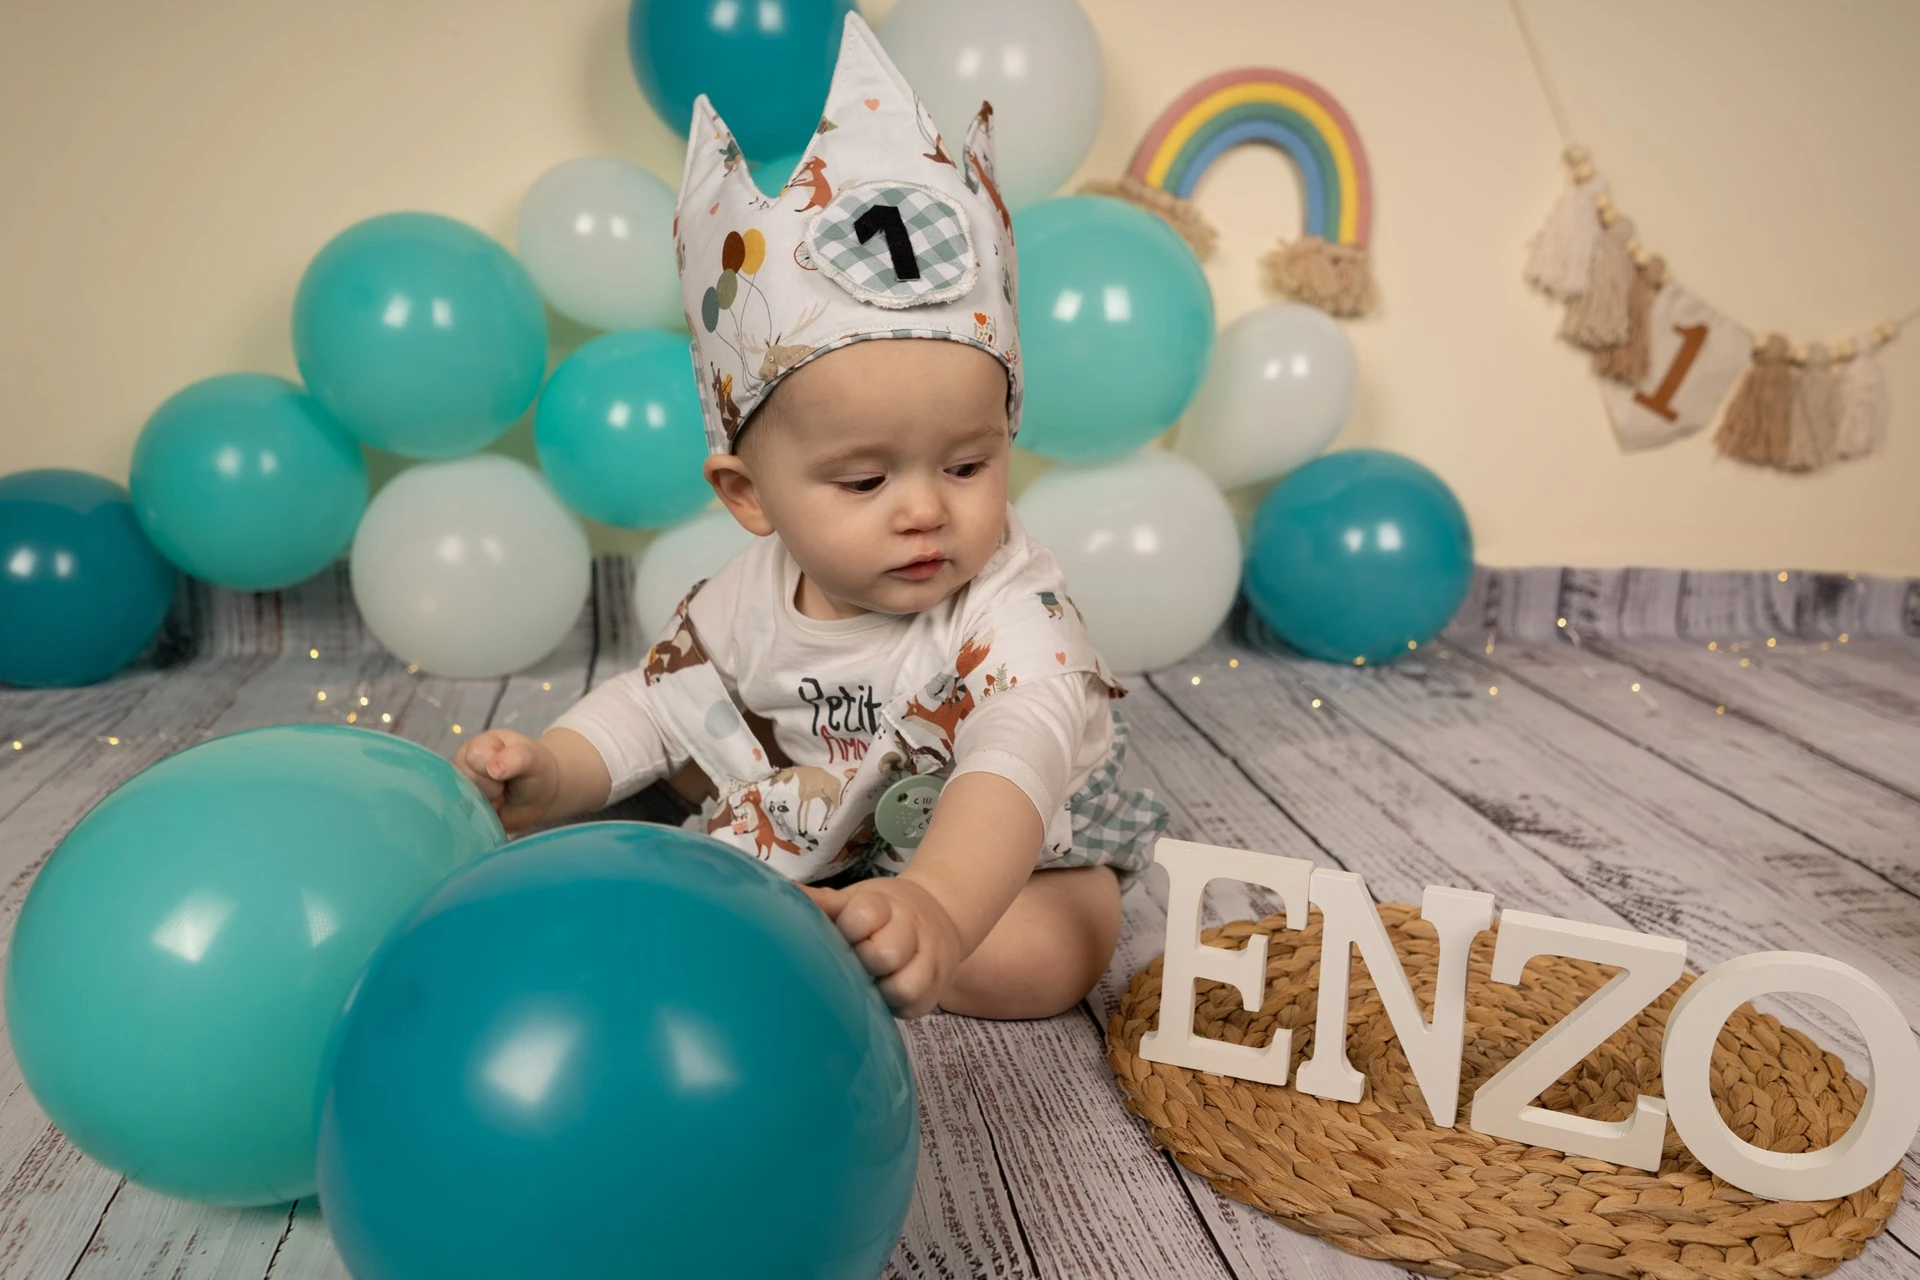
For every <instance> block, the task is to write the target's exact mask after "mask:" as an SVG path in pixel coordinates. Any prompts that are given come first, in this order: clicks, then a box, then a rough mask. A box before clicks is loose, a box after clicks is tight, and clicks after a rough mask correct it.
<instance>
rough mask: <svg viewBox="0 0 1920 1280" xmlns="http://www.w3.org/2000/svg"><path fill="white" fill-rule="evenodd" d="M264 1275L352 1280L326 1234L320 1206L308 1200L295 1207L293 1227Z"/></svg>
mask: <svg viewBox="0 0 1920 1280" xmlns="http://www.w3.org/2000/svg"><path fill="white" fill-rule="evenodd" d="M266 1275H267V1277H268V1280H352V1277H351V1276H350V1275H349V1273H348V1271H347V1264H346V1263H344V1262H342V1261H340V1255H339V1253H338V1252H336V1251H335V1249H334V1247H333V1237H332V1236H330V1235H328V1234H327V1224H326V1221H325V1220H324V1219H323V1218H322V1217H321V1214H320V1204H319V1202H318V1201H317V1200H315V1199H313V1198H312V1197H311V1196H309V1197H308V1198H307V1199H305V1200H302V1201H301V1202H300V1203H299V1204H298V1205H297V1206H295V1209H294V1214H293V1225H292V1227H291V1229H289V1230H288V1232H287V1238H286V1240H285V1241H283V1242H282V1243H281V1245H280V1250H279V1252H278V1253H276V1254H275V1255H274V1257H273V1260H272V1262H271V1263H270V1264H269V1265H268V1267H267V1271H266Z"/></svg>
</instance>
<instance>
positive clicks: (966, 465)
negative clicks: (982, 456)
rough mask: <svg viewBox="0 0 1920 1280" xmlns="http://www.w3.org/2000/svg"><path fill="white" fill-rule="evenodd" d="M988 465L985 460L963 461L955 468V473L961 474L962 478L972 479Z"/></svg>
mask: <svg viewBox="0 0 1920 1280" xmlns="http://www.w3.org/2000/svg"><path fill="white" fill-rule="evenodd" d="M986 465H987V464H986V463H984V462H963V463H961V464H960V465H959V466H957V467H954V468H953V474H954V475H956V476H959V477H960V478H961V479H962V480H971V479H973V477H975V476H977V475H979V474H980V472H981V471H982V470H983V469H985V467H986Z"/></svg>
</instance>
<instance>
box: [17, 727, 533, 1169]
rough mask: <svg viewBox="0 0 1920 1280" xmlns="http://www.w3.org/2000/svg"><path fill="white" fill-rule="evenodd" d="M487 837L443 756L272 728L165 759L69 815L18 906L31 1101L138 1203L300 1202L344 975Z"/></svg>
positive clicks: (491, 829) (22, 1054)
mask: <svg viewBox="0 0 1920 1280" xmlns="http://www.w3.org/2000/svg"><path fill="white" fill-rule="evenodd" d="M504 838H505V837H504V835H503V833H502V832H501V830H500V823H499V820H498V819H497V818H495V817H494V813H493V810H492V808H491V807H490V806H489V805H488V804H487V802H486V801H485V800H484V799H482V798H481V796H480V793H479V792H478V791H476V790H475V789H474V787H473V786H472V784H471V783H469V782H467V781H466V780H465V779H464V778H462V777H461V776H460V775H459V774H458V773H456V772H455V771H454V769H453V766H452V765H450V764H448V763H447V762H446V761H445V760H442V759H441V758H440V757H438V756H436V755H435V754H434V753H433V752H431V751H428V750H427V749H426V748H424V747H420V746H416V745H414V744H413V743H410V742H405V741H401V740H399V739H396V738H392V737H389V736H387V735H386V734H381V733H371V732H368V731H366V730H362V729H349V728H347V727H345V726H335V725H289V726H280V727H275V728H269V729H256V730H253V731H251V732H247V733H236V734H232V735H230V736H227V737H224V738H215V739H213V740H212V741H210V742H204V743H201V744H199V745H197V746H193V747H189V748H187V749H186V750H185V751H181V752H179V753H178V754H176V755H172V756H169V757H167V758H166V759H164V760H162V761H160V762H159V763H157V764H155V765H152V766H150V767H149V768H147V769H145V770H144V771H142V772H141V773H138V774H136V775H135V776H134V777H133V778H131V779H129V780H128V781H127V782H125V783H124V784H122V785H121V786H120V787H119V789H117V790H116V791H114V792H113V793H112V794H111V795H109V796H107V798H106V799H104V800H102V801H101V802H100V803H99V804H98V805H96V806H95V807H94V809H93V810H92V812H90V813H88V814H87V816H86V817H85V818H83V819H82V820H81V822H80V824H79V825H78V826H77V827H75V828H74V829H73V831H72V832H71V833H70V834H69V835H68V836H67V838H66V839H65V840H63V841H61V842H60V846H59V848H57V849H55V850H54V853H53V856H52V858H50V859H49V860H48V862H47V865H46V867H45V869H44V870H42V871H41V873H40V876H39V878H38V879H37V880H36V881H35V882H34V884H33V889H32V891H31V892H29V893H28V895H27V900H26V903H25V905H24V906H23V907H22V908H21V911H20V922H19V928H18V930H17V932H15V934H14V937H13V949H12V951H11V953H10V954H9V955H8V957H7V978H6V998H7V1030H8V1032H9V1033H10V1035H11V1036H12V1039H13V1051H14V1054H15V1056H16V1057H17V1058H18V1059H19V1062H20V1071H21V1074H22V1076H24V1077H25V1079H26V1082H27V1087H28V1088H30V1089H31V1090H32V1091H33V1096H34V1098H35V1099H36V1100H37V1101H38V1102H39V1103H40V1105H41V1107H42V1108H44V1109H45V1110H46V1113H47V1115H48V1116H49V1117H50V1118H51V1119H52V1120H53V1122H54V1123H55V1124H56V1125H58V1126H59V1127H60V1129H61V1131H62V1132H63V1133H65V1134H66V1135H67V1137H68V1138H70V1139H72V1141H73V1143H74V1145H76V1146H78V1147H79V1148H80V1149H81V1150H82V1151H84V1152H86V1153H87V1154H88V1155H89V1156H91V1157H92V1158H93V1159H95V1160H97V1161H99V1162H100V1163H101V1164H103V1165H105V1166H106V1167H107V1168H109V1169H112V1170H114V1171H116V1172H118V1173H123V1174H125V1175H127V1176H128V1177H130V1178H132V1179H134V1180H135V1181H136V1182H141V1183H144V1184H145V1185H147V1186H149V1187H152V1188H154V1189H155V1190H157V1191H162V1192H165V1193H166V1194H168V1195H173V1196H181V1197H184V1198H186V1199H190V1200H202V1201H206V1202H208V1203H212V1204H228V1205H250V1204H276V1203H280V1202H283V1201H288V1200H293V1199H296V1198H298V1197H300V1196H303V1195H306V1194H308V1193H310V1192H311V1191H312V1190H313V1189H314V1143H313V1099H314V1095H315V1092H316V1090H317V1089H318V1086H319V1079H320V1067H321V1058H322V1053H323V1050H324V1048H325V1046H326V1041H327V1033H328V1030H329V1028H330V1027H331V1026H332V1025H333V1022H334V1020H335V1018H336V1017H337V1016H338V1014H339V1012H340V1010H341V1008H342V1007H343V1006H344V1004H345V1003H346V999H347V995H348V992H349V990H350V989H351V988H352V985H353V982H354V978H355V976H356V975H357V974H358V973H359V971H360V968H361V966H362V965H363V964H364V963H365V962H366V959H367V957H368V956H369V955H371V954H372V953H373V950H374V948H375V946H376V945H378V943H379V941H380V939H381V938H382V937H384V936H385V935H386V933H387V931H388V930H390V929H391V928H392V927H393V926H394V924H395V923H396V922H398V921H399V920H400V918H401V917H402V916H404V915H405V914H406V913H407V911H408V910H410V909H411V908H412V907H413V906H415V905H416V904H417V903H418V902H419V901H420V900H421V898H423V897H425V896H426V894H427V893H428V892H429V891H430V890H432V889H433V887H434V886H435V885H437V884H439V883H440V881H441V880H443V879H444V878H445V877H446V876H447V875H448V874H449V873H451V872H452V871H454V870H455V869H457V868H459V867H461V866H463V865H465V864H466V863H468V862H471V861H473V860H474V859H475V858H477V857H479V856H480V855H482V854H484V853H486V852H488V851H489V850H492V849H494V848H497V847H498V846H499V845H500V843H501V842H502V840H503V839H504Z"/></svg>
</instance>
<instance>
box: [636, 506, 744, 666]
mask: <svg viewBox="0 0 1920 1280" xmlns="http://www.w3.org/2000/svg"><path fill="white" fill-rule="evenodd" d="M752 542H753V535H752V534H750V533H748V532H747V531H746V530H745V529H742V528H741V527H740V522H739V521H738V520H735V519H734V518H733V513H732V512H730V511H728V510H727V509H726V508H725V507H720V508H717V509H715V510H712V511H702V512H701V513H700V514H699V515H697V516H695V517H693V518H692V519H691V520H685V521H682V522H681V523H679V524H677V525H674V526H673V527H672V528H671V529H667V530H665V531H664V532H662V533H661V534H660V536H659V537H657V538H655V539H654V540H653V541H652V542H649V543H648V544H647V546H646V549H645V550H644V551H642V552H641V553H640V563H639V565H638V566H637V567H636V568H635V569H634V571H633V612H634V615H635V616H636V617H637V618H638V619H639V621H640V634H641V635H643V636H647V637H649V638H651V637H653V636H657V635H659V634H660V632H661V631H662V630H663V629H664V628H665V627H666V625H667V620H668V619H669V618H671V617H673V611H674V610H675V609H677V608H679V606H680V601H681V599H682V598H683V597H684V596H685V595H686V594H687V592H689V591H691V590H693V584H694V583H696V582H700V581H702V580H704V579H706V578H710V577H712V576H713V574H714V571H715V570H717V569H719V568H720V566H721V565H723V564H725V563H726V562H727V561H729V560H731V559H733V558H734V557H735V556H737V555H739V554H740V553H741V552H742V551H745V550H746V549H747V547H748V546H749V545H751V544H752Z"/></svg>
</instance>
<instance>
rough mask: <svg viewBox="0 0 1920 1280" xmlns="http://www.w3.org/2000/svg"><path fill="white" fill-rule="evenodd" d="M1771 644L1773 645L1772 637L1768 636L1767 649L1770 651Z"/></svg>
mask: <svg viewBox="0 0 1920 1280" xmlns="http://www.w3.org/2000/svg"><path fill="white" fill-rule="evenodd" d="M1773 644H1774V640H1773V637H1772V636H1768V637H1767V648H1769V649H1771V648H1773Z"/></svg>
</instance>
